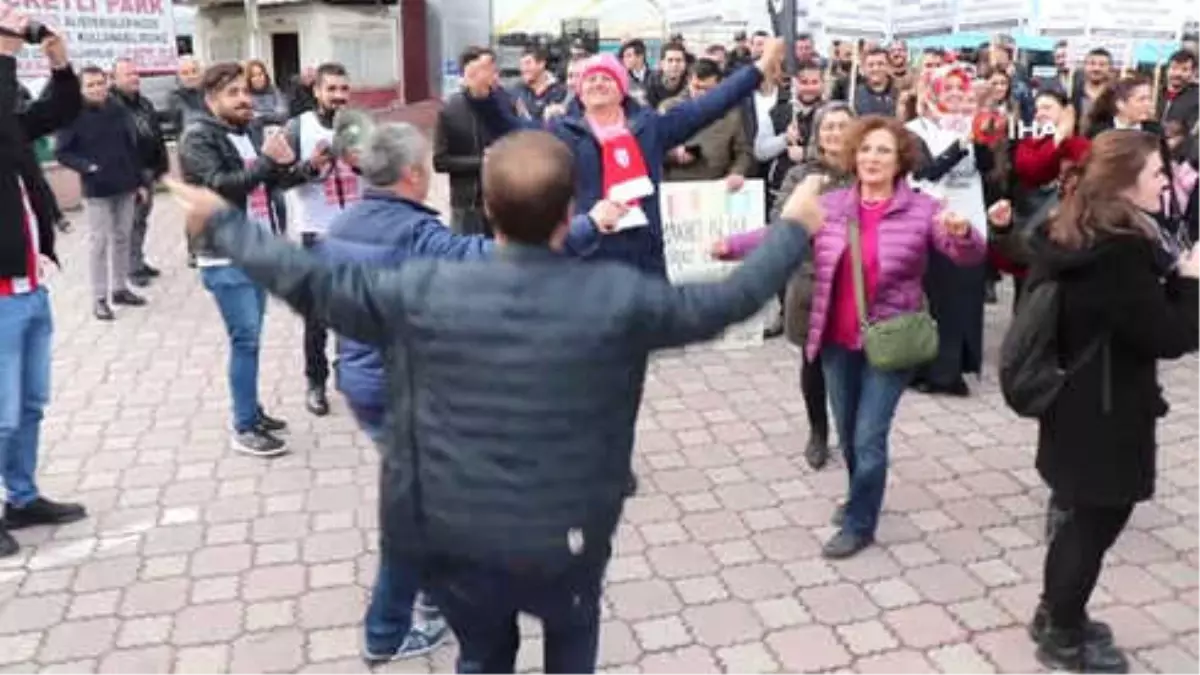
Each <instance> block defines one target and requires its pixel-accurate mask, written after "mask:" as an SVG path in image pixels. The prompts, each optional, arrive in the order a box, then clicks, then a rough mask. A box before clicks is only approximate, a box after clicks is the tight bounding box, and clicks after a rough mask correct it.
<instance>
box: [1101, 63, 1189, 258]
mask: <svg viewBox="0 0 1200 675" xmlns="http://www.w3.org/2000/svg"><path fill="white" fill-rule="evenodd" d="M1089 117H1090V123H1089V124H1088V137H1089V138H1096V137H1097V136H1099V135H1100V134H1103V133H1107V132H1109V131H1113V130H1119V129H1136V130H1139V131H1145V132H1148V133H1152V134H1154V135H1155V136H1156V137H1157V139H1158V152H1159V155H1161V156H1162V162H1163V169H1164V171H1165V172H1166V176H1167V185H1168V186H1173V184H1174V183H1175V171H1174V169H1173V167H1172V166H1171V148H1170V147H1169V146H1168V144H1167V134H1166V131H1165V130H1164V129H1163V127H1162V125H1161V124H1159V123H1158V122H1156V121H1155V120H1154V83H1153V82H1152V81H1151V79H1150V78H1148V77H1146V76H1145V75H1142V74H1140V73H1135V74H1132V75H1126V76H1125V77H1122V78H1121V79H1119V80H1117V81H1116V82H1113V83H1112V84H1110V85H1108V87H1107V88H1106V89H1105V90H1104V91H1103V92H1102V93H1101V94H1100V96H1099V97H1098V98H1097V99H1096V102H1095V103H1094V104H1092V109H1091V111H1090V113H1089ZM1161 199H1162V202H1163V208H1161V209H1160V210H1159V211H1158V212H1157V213H1156V215H1155V221H1157V223H1158V225H1159V228H1160V229H1162V230H1163V231H1164V233H1165V235H1166V236H1168V237H1171V238H1174V239H1177V240H1178V241H1179V243H1180V244H1181V245H1183V246H1189V247H1190V246H1191V244H1192V241H1191V238H1190V236H1189V233H1188V228H1187V226H1186V223H1185V222H1184V204H1185V202H1181V201H1180V200H1179V198H1178V197H1177V196H1176V194H1175V192H1174V190H1173V189H1170V188H1169V187H1168V188H1164V189H1163V194H1162V197H1161ZM1168 262H1169V261H1168Z"/></svg>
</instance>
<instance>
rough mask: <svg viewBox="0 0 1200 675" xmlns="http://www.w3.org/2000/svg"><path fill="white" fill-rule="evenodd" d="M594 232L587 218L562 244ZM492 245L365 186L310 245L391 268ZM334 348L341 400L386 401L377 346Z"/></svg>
mask: <svg viewBox="0 0 1200 675" xmlns="http://www.w3.org/2000/svg"><path fill="white" fill-rule="evenodd" d="M598 237H599V234H598V233H597V232H596V230H595V228H593V227H592V226H591V224H590V223H579V224H578V225H577V227H576V229H573V230H572V231H571V233H570V235H569V236H568V238H567V243H566V247H567V249H568V250H569V251H571V252H573V253H574V254H576V255H584V254H586V253H587V251H588V250H589V249H590V248H594V247H595V242H596V240H597V238H598ZM493 246H494V243H493V242H492V241H491V240H489V239H485V238H484V237H482V236H480V235H473V236H464V235H456V234H453V233H452V232H451V231H450V230H449V228H447V227H446V226H445V225H443V224H442V222H441V220H439V219H438V213H437V211H434V210H433V209H430V208H429V207H427V206H425V205H424V204H420V203H417V202H414V201H410V200H407V199H404V198H402V197H398V196H396V195H395V194H392V193H389V192H386V191H383V190H377V189H372V188H368V189H367V191H366V192H365V193H364V194H363V198H362V200H361V201H358V202H355V203H354V204H352V205H350V206H348V207H347V208H346V209H345V210H343V211H342V212H341V213H339V214H338V216H337V217H336V218H334V220H333V222H332V223H330V225H329V230H328V232H327V233H326V236H325V238H324V239H323V240H321V242H320V243H319V244H318V246H317V248H316V249H315V251H316V252H317V254H318V255H321V256H322V257H324V258H326V259H328V260H332V261H335V262H357V263H367V264H370V265H372V266H378V267H393V268H394V267H400V266H401V265H402V264H403V263H404V262H405V261H406V260H408V259H410V258H440V259H443V260H478V259H480V258H486V257H488V256H490V255H491V252H492V249H493ZM337 352H338V358H337V388H338V391H340V392H342V394H343V395H344V396H345V397H346V400H347V402H349V404H350V405H351V406H353V407H356V408H359V409H375V410H378V409H382V408H384V407H386V405H387V375H386V374H385V372H384V359H383V354H382V353H381V352H380V350H379V348H378V347H375V346H372V345H366V344H363V343H361V342H357V341H355V340H352V339H350V338H347V337H344V336H339V338H338V344H337Z"/></svg>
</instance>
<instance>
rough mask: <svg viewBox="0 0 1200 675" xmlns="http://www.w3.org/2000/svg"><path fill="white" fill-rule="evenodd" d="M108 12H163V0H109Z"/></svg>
mask: <svg viewBox="0 0 1200 675" xmlns="http://www.w3.org/2000/svg"><path fill="white" fill-rule="evenodd" d="M107 4H108V13H109V14H116V13H117V12H120V13H122V14H162V11H163V8H162V0H107Z"/></svg>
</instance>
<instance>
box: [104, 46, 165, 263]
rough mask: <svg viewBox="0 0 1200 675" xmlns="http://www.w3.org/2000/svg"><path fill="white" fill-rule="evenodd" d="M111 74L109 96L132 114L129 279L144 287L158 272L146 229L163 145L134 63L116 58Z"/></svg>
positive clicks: (159, 174) (155, 114)
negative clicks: (135, 168)
mask: <svg viewBox="0 0 1200 675" xmlns="http://www.w3.org/2000/svg"><path fill="white" fill-rule="evenodd" d="M112 77H113V88H112V96H113V99H114V100H116V101H117V102H118V103H120V104H121V105H123V106H125V109H126V110H128V111H129V112H130V113H131V114H132V116H133V124H134V130H135V131H136V132H137V150H138V162H139V164H140V169H141V174H142V187H141V188H140V189H139V190H138V194H137V206H136V207H135V209H134V212H133V229H132V230H131V231H130V237H129V257H130V259H129V280H130V281H132V282H133V283H134V285H136V286H146V285H148V284H149V283H150V280H151V279H153V278H155V277H157V276H158V275H159V271H158V270H157V269H155V268H153V267H151V266H150V265H149V264H148V263H147V262H146V250H145V249H146V228H147V226H148V225H149V224H150V211H151V210H153V209H154V184H155V183H156V182H157V181H158V179H159V178H162V176H163V175H164V174H166V173H167V167H168V159H167V144H166V142H165V141H164V140H163V135H162V128H161V127H160V126H159V121H158V111H157V110H155V109H154V104H153V103H151V102H150V99H148V98H146V97H145V96H142V81H141V77H140V76H139V75H138V71H137V64H136V63H134V62H133V60H132V59H117V60H116V62H114V63H113V73H112Z"/></svg>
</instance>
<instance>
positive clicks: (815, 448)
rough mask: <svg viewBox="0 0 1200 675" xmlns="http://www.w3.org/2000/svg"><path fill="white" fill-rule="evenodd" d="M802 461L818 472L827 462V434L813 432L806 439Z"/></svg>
mask: <svg viewBox="0 0 1200 675" xmlns="http://www.w3.org/2000/svg"><path fill="white" fill-rule="evenodd" d="M804 459H805V460H806V461H807V462H808V465H809V466H810V467H812V468H813V469H816V470H820V469H821V468H822V467H824V466H825V464H826V462H828V461H829V437H828V435H827V434H824V433H818V432H813V435H812V436H809V437H808V445H806V446H805V447H804Z"/></svg>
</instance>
